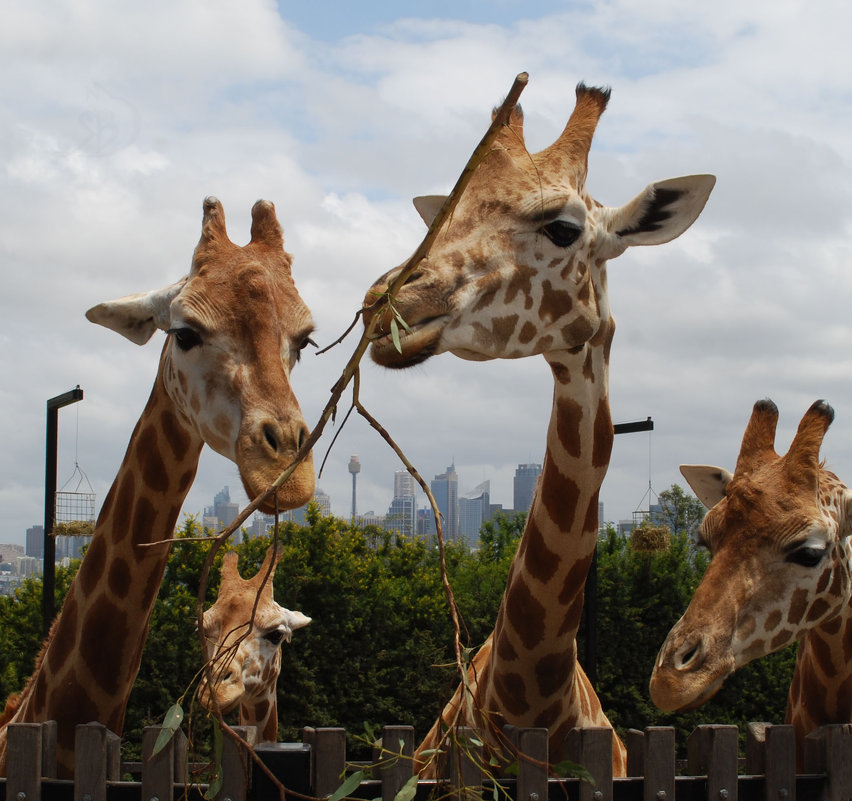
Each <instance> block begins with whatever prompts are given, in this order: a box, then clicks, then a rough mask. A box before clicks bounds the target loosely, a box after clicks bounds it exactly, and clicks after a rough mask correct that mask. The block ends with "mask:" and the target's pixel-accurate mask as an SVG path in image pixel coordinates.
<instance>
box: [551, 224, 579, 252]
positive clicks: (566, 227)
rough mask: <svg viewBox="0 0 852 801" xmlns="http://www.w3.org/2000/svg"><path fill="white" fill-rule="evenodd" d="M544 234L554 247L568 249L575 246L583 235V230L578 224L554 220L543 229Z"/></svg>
mask: <svg viewBox="0 0 852 801" xmlns="http://www.w3.org/2000/svg"><path fill="white" fill-rule="evenodd" d="M541 233H543V234H544V235H545V236H546V237H547V238H548V239H549V240H550V241H551V242H553V244H554V245H556V246H557V247H560V248H567V247H570V246H571V245H573V244H574V243H575V242H576V241H577V240H578V239H579V238H580V234H582V233H583V229H582V228H581V227H580V226H579V225H577V224H576V223H572V222H568V221H567V220H554V221H553V222H552V223H548V224H547V225H545V226H544V227H542V228H541Z"/></svg>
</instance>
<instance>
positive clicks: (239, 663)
mask: <svg viewBox="0 0 852 801" xmlns="http://www.w3.org/2000/svg"><path fill="white" fill-rule="evenodd" d="M281 554H282V550H281V548H280V547H278V548H276V547H275V544H273V545H270V546H269V548H268V549H267V551H266V556H265V557H264V560H263V564H262V565H261V566H260V569H259V570H258V571H257V573H256V574H255V575H254V576H252V577H251V578H250V579H244V578H242V576H240V573H239V570H238V569H237V559H238V557H237V554H236V552H235V551H229V552H228V553H226V554H225V556H224V558H223V562H222V583H221V584H220V587H219V594H218V596H217V598H216V602H215V603H214V604H213V606H211V607H210V608H209V609H207V610H206V611H205V612H204V620H203V627H204V638H205V640H206V641H207V651H208V654H207V658H208V659H209V660H210V662H211V665H210V667H211V676H212V679H213V683H212V684H210V683H209V682H208V679H207V676H206V675H205V676H203V677H202V679H201V682H200V684H199V688H198V699H199V701H200V702H201V704H202V705H203V706H204V707H206V708H207V709H211V708H212V706H213V699H215V702H216V703H217V704H218V706H219V708H220V709H221V711H222V712H223V713H228V712H230V711H231V710H233V709H235V708H237V707H239V715H240V725H241V726H255V727H257V730H258V735H259V736H260V738H261V741H263V742H276V741H277V735H278V701H277V696H276V688H277V683H278V676H279V674H280V673H281V645H282V643H284V642H288V643H289V642H290V640H291V638H292V636H293V632H294V631H296V630H297V629H300V628H303V627H304V626H307V625H308V624H309V623H310V622H311V618H309V617H308V616H307V615H304V614H302V613H301V612H297V611H291V610H289V609H285V608H284V607H283V606H279V605H278V604H277V603H276V602H275V599H274V597H273V589H272V579H273V576H274V573H275V567H276V565H277V564H278V562H279V560H280V559H281Z"/></svg>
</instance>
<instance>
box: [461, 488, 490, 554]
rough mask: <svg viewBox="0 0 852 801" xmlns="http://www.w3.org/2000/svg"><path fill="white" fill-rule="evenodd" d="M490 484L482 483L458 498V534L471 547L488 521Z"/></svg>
mask: <svg viewBox="0 0 852 801" xmlns="http://www.w3.org/2000/svg"><path fill="white" fill-rule="evenodd" d="M490 512H491V482H490V481H483V482H482V483H481V484H480V485H479V486H478V487H476V488H475V489H473V490H472V491H471V492H468V493H467V494H466V495H465V496H464V497H462V498H459V534H460V535H461V536H462V537H463V538H464V541H465V542H466V543H467V544H468V545H469V546H470V547H471V548H473V547H475V546H476V544H477V543H478V542H479V530H480V529H481V528H482V524H483V523H485V522H486V521H487V520H489V519H490Z"/></svg>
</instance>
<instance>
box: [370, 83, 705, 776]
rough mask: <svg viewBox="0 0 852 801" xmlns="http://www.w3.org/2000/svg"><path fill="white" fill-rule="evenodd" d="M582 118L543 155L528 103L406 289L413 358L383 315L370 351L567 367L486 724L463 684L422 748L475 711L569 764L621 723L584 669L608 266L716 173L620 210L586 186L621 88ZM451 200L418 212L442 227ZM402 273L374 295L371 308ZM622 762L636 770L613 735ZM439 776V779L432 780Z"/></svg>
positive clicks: (673, 231)
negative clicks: (587, 742)
mask: <svg viewBox="0 0 852 801" xmlns="http://www.w3.org/2000/svg"><path fill="white" fill-rule="evenodd" d="M576 95H577V99H576V106H575V109H574V112H573V113H572V115H571V118H570V119H569V121H568V124H567V125H566V127H565V129H564V131H563V132H562V134H561V136H560V137H559V139H558V140H557V141H556V142H555V143H554V144H553V145H551V146H550V147H549V148H547V149H546V150H544V151H542V152H541V153H538V154H535V155H531V154H529V153H528V152H527V151H526V149H525V147H524V142H523V128H522V123H523V118H522V114H521V112H520V109H515V111H514V113H513V115H512V118H511V121H510V124H509V125H508V126H507V127H506V128H505V129H504V130H503V131H502V132H501V133H500V135H499V136H498V139H497V140H496V144H495V146H494V148H493V149H492V151H491V152H490V153H489V154H488V156H487V157H486V158H485V159H484V160H483V161H482V162H481V163H480V165H479V166H478V167H477V169H476V172H475V173H474V175H473V178H472V180H471V182H470V184H469V185H468V188H467V190H466V191H465V193H464V194H463V196H462V197H461V198H460V200H459V203H458V206H457V207H456V210H455V212H454V214H453V216H452V220H451V221H450V222H449V224H448V225H447V226H446V228H445V229H444V230H443V231H442V232H441V234H440V235H439V237H438V239H437V241H436V243H435V245H434V247H433V249H432V252H431V253H430V255H429V258H428V259H426V260H424V261H423V262H422V263H421V264H420V265H419V266H418V268H417V271H416V272H415V273H414V274H413V276H412V277H411V278H410V279H409V281H408V282H407V283H406V284H405V286H403V287H402V288H401V289H400V291H399V293H398V295H397V296H396V298H395V299H394V308H395V309H396V311H398V312H399V313H400V314H401V315H402V317H403V319H404V320H405V321H406V324H407V326H408V327H410V329H411V330H410V332H409V331H408V328H406V331H405V332H404V333H403V335H402V339H401V342H400V345H401V349H400V351H398V350H397V349H396V347H395V345H394V342H393V338H392V337H391V336H389V335H387V332H388V330H389V327H390V322H391V317H390V313H389V312H388V311H387V310H386V309H385V308H383V307H379V308H382V309H383V310H382V311H381V315H382V316H381V318H380V319H379V321H378V332H379V333H380V334H384V336H382V337H381V338H379V339H377V340H376V341H374V342H373V344H372V349H371V354H372V357H373V359H374V360H375V361H376V362H377V363H378V364H380V365H384V366H386V367H390V368H404V367H409V366H411V365H414V364H418V363H419V362H422V361H424V360H426V359H428V358H429V357H430V356H433V355H435V354H438V353H443V352H445V351H449V352H451V353H454V354H455V355H457V356H459V357H461V358H464V359H472V360H484V359H496V358H505V359H508V358H520V357H524V356H533V355H536V354H542V355H543V356H544V358H545V359H546V360H547V362H548V364H549V365H550V368H551V370H552V372H553V378H554V392H553V410H552V412H551V417H550V424H549V426H548V430H547V451H546V454H545V457H544V466H543V470H542V474H541V478H540V483H539V487H538V491H537V494H536V497H535V500H534V502H533V505H532V508H531V509H530V512H529V515H528V517H527V523H526V528H525V530H524V533H523V537H522V540H521V543H520V547H519V549H518V553H517V556H516V558H515V561H514V563H513V565H512V569H511V572H510V575H509V579H508V584H507V588H506V592H505V594H504V597H503V602H502V604H501V607H500V611H499V614H498V618H497V623H496V627H495V629H494V632H493V634H492V636H491V637H490V638H489V639H488V641H487V642H486V643H485V645H484V646H483V647H482V648H481V649H480V650H479V652H478V653H477V655H476V657H475V659H474V662H473V665H472V667H471V670H470V685H471V687H472V689H473V695H474V703H473V706H474V708H475V709H476V710H477V711H476V713H475V714H476V719H475V720H470V719H468V714H467V709H468V706H467V704H465V703H463V701H462V700H461V693H462V689H463V688H462V687H461V686H460V687H459V690H458V691H457V692H456V695H455V697H454V698H453V699H452V700H451V701H450V702H449V704H448V705H447V706H446V707H445V709H444V711H443V713H442V715H441V717H440V719H439V720H438V721H437V722H436V723H435V726H434V727H433V728H432V730H431V732H430V733H429V734H428V735H427V737H426V739H425V740H424V742H423V743H421V745H420V748H419V749H418V752H417V753H418V757H420V756H421V755H422V754H423V752H424V751H425V750H427V749H433V748H435V747H436V746H437V744H438V742H439V740H440V736H441V728H442V726H444V725H447V724H450V723H451V722H452V721H453V720H454V719H455V717H456V714H457V713H458V712H459V710H460V709H461V713H460V717H459V722H460V723H462V724H463V725H470V726H474V727H476V728H477V729H479V730H480V732H481V735H482V736H484V737H485V738H486V740H487V741H488V742H490V743H491V744H492V745H496V743H497V738H498V736H499V735H495V734H494V733H493V731H492V729H491V727H492V725H496V724H499V723H502V722H506V723H512V724H514V725H517V726H543V727H547V728H548V729H549V731H550V748H551V754H552V755H553V756H554V760H556V759H557V758H558V755H559V753H560V749H561V747H562V744H563V742H564V740H565V737H566V735H567V733H568V731H569V730H570V729H571V728H573V727H575V726H581V725H594V726H607V727H610V723H609V721H608V720H607V718H606V716H605V715H604V713H603V711H602V710H601V705H600V702H599V700H598V698H597V696H596V695H595V692H594V690H593V689H592V687H591V685H590V684H589V681H588V679H587V678H586V676H585V674H584V672H583V670H582V668H581V667H580V666H579V664H578V662H577V643H576V634H577V629H578V626H579V624H580V617H581V609H582V605H583V587H584V584H585V579H586V574H587V571H588V568H589V563H590V561H591V559H592V554H593V552H594V548H595V541H596V539H597V529H598V519H597V515H598V492H599V489H600V486H601V482H602V481H603V477H604V474H605V472H606V468H607V465H608V463H609V456H610V450H611V447H612V441H613V428H612V421H611V418H610V411H609V397H608V374H607V369H608V362H609V350H610V344H611V341H612V337H613V333H614V330H615V323H614V321H613V319H612V316H611V314H610V308H609V300H608V297H607V284H606V281H607V279H606V261H607V259H610V258H614V257H615V256H618V255H620V254H621V253H623V252H624V250H626V249H627V248H628V247H629V246H631V245H656V244H660V243H663V242H667V241H669V240H671V239H673V238H675V237H676V236H678V235H680V234H681V233H682V232H683V231H685V230H686V229H687V228H688V227H689V226H690V225H691V224H692V222H693V221H694V220H695V219H696V218H697V217H698V215H699V214H700V212H701V210H702V209H703V207H704V204H705V202H706V200H707V197H708V196H709V194H710V191H711V189H712V187H713V184H714V181H715V179H714V178H713V177H712V176H707V175H704V176H692V177H686V178H676V179H672V180H668V181H662V182H659V183H654V184H651V185H650V186H648V187H647V188H646V189H645V190H644V191H643V192H642V193H641V194H639V195H638V196H637V197H636V198H635V199H634V200H632V201H631V202H630V203H628V204H627V205H626V206H622V207H620V208H608V207H605V206H602V205H601V204H600V203H598V202H596V201H595V200H593V199H592V197H591V196H590V195H589V193H588V192H587V190H586V186H585V182H586V171H587V160H588V153H589V149H590V146H591V142H592V137H593V134H594V131H595V127H596V125H597V122H598V119H599V117H600V115H601V113H602V112H603V110H604V108H605V106H606V104H607V101H608V99H609V91H608V90H602V89H594V88H587V87H586V86H584V85H583V84H580V85H579V86H578V87H577V93H576ZM442 202H443V198H420V199H418V200H415V206H416V207H417V208H418V210H419V211H420V213H421V215H422V216H423V217H424V219H425V220H426V222H427V223H428V222H430V221H431V219H432V218H433V217H434V214H435V213H436V211H437V208H438V207H439V206H440V204H441V203H442ZM394 274H395V271H391V272H390V273H388V274H386V275H385V276H383V277H382V278H380V279H379V280H378V281H377V282H376V283H375V285H374V286H373V287H372V289H371V290H370V291H369V292H368V293H367V296H366V298H365V301H364V303H365V306H366V307H367V309H366V314H365V325H369V324H370V323H371V321H372V320H373V318H374V317H375V314H376V312H375V311H373V310H370V308H369V306H370V304H372V303H373V302H374V301H375V300H376V298H377V296H378V295H379V294H381V293H383V292H385V291H386V288H387V285H388V282H389V281H390V280H391V279H392V278H393V276H394ZM613 767H614V770H615V771H616V772H617V773H618V774H619V775H620V774H623V773H624V770H625V753H624V747H623V745H622V744H621V741H620V740H619V739H618V737H615V738H614V748H613ZM431 770H432V768H431V766H427V769H426V772H427V773H428V772H429V771H431Z"/></svg>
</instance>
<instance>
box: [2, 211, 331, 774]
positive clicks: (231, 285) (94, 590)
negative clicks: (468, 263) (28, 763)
mask: <svg viewBox="0 0 852 801" xmlns="http://www.w3.org/2000/svg"><path fill="white" fill-rule="evenodd" d="M290 267H291V256H290V255H289V254H288V253H287V252H286V251H285V250H284V238H283V232H282V230H281V226H280V224H279V223H278V220H277V218H276V215H275V208H274V206H273V205H272V203H269V202H268V201H262V200H261V201H258V202H257V203H255V205H254V207H253V208H252V227H251V241H250V242H249V243H248V244H247V245H245V246H244V247H240V246H237V245H235V244H234V243H232V242H231V241H230V239H228V236H227V231H226V229H225V217H224V212H223V210H222V206H221V204H220V203H219V201H218V200H216V199H215V198H207V199H206V200H205V201H204V211H203V218H202V235H201V239H200V240H199V242H198V245H197V246H196V248H195V251H194V254H193V259H192V266H191V269H190V272H189V275H188V276H187V277H185V278H184V279H182V280H181V281H178V282H177V283H175V284H172V285H170V286H168V287H166V288H165V289H163V290H159V291H155V292H149V293H142V294H138V295H132V296H128V297H126V298H121V299H119V300H117V301H112V302H109V303H102V304H100V305H98V306H95V307H94V308H93V309H91V310H90V311H89V312H88V314H87V316H88V318H89V319H90V320H92V321H93V322H96V323H100V324H102V325H105V326H107V327H108V328H111V329H114V330H116V331H118V332H119V333H121V334H123V335H124V336H126V337H127V338H128V339H130V340H131V341H133V342H136V343H138V344H142V343H144V342H146V341H148V339H149V338H150V337H151V335H152V334H153V333H154V331H156V330H157V329H163V330H165V331H166V332H167V334H168V336H167V337H166V341H165V344H164V345H163V349H162V352H161V355H160V362H159V368H158V371H157V375H156V378H155V380H154V386H153V388H152V390H151V394H150V397H149V399H148V402H147V404H146V406H145V408H144V410H143V411H142V414H141V416H140V418H139V421H138V422H137V424H136V427H135V429H134V431H133V434H132V435H131V438H130V442H129V444H128V446H127V451H126V453H125V456H124V460H123V461H122V463H121V466H120V467H119V470H118V474H117V476H116V478H115V481H114V482H113V485H112V487H111V488H110V490H109V492H108V494H107V496H106V498H105V500H104V503H103V506H102V508H101V510H100V513H99V515H98V519H97V522H96V523H95V530H94V534H93V536H92V540H91V543H90V545H89V548H88V550H87V552H86V555H85V558H84V559H83V561H82V563H81V565H80V568H79V570H78V572H77V574H76V576H75V578H74V581H73V582H72V584H71V587H70V588H69V591H68V595H67V596H66V599H65V602H64V604H63V606H62V609H61V611H60V614H59V616H58V618H57V619H56V621H55V622H54V624H53V626H52V627H51V630H50V633H49V635H48V638H47V640H46V642H45V644H44V646H43V648H42V651H41V653H40V654H39V656H38V657H37V659H36V664H35V668H34V671H33V674H32V676H31V677H30V679H29V681H28V682H27V684H26V686H25V687H24V689H23V691H22V692H21V693H20V695H18V696H16V697H13V698H10V699H9V700H8V701H7V704H6V710H5V712H4V714H3V717H2V720H0V770H2V771H3V772H5V764H6V745H7V739H6V731H7V730H6V726H7V725H8V724H9V723H23V722H40V721H47V720H55V721H57V724H58V743H57V761H58V770H59V774H60V776H71V775H73V773H74V736H75V726H76V725H77V724H79V723H88V722H90V721H93V720H96V721H99V722H100V723H103V724H104V725H106V726H107V727H108V728H109V729H111V730H112V731H114V732H116V733H118V734H120V733H121V731H122V728H123V725H124V715H125V708H126V705H127V700H128V697H129V695H130V691H131V689H132V686H133V683H134V681H135V679H136V674H137V672H138V670H139V664H140V661H141V658H142V648H143V646H144V643H145V638H146V635H147V631H148V622H149V619H150V616H151V611H152V609H153V605H154V601H155V600H156V597H157V592H158V590H159V588H160V583H161V581H162V577H163V572H164V570H165V566H166V560H167V555H168V548H167V547H164V546H161V547H155V548H150V547H145V546H147V545H150V544H152V543H158V542H162V541H163V540H166V539H169V538H171V537H172V536H173V534H174V529H175V524H176V522H177V518H178V515H179V514H180V510H181V506H182V504H183V501H184V498H185V497H186V494H187V492H188V491H189V488H190V486H191V485H192V482H193V480H194V478H195V472H196V469H197V467H198V459H199V456H200V454H201V449H202V447H203V446H204V444H205V443H206V444H208V445H210V446H211V447H212V448H213V449H214V450H216V451H218V452H219V453H221V454H223V455H224V456H226V457H228V458H229V459H231V460H233V461H234V462H235V463H236V465H237V467H238V469H239V472H240V476H241V478H242V481H243V484H244V486H245V488H246V492H247V494H248V495H249V497H250V498H254V497H256V496H257V495H259V494H260V493H261V492H263V491H265V490H267V489H268V488H269V487H270V486H271V485H272V483H273V482H274V480H275V479H276V478H277V477H278V476H279V475H280V474H281V473H282V472H283V471H284V469H285V468H287V467H288V466H289V465H290V464H291V463H292V462H293V461H294V457H295V455H296V453H297V452H298V450H299V449H300V447H301V446H302V444H303V443H304V442H305V441H306V438H307V434H308V429H307V425H306V424H305V420H304V417H303V416H302V412H301V410H300V408H299V404H298V402H297V400H296V396H295V395H294V393H293V389H292V387H291V384H290V371H291V370H292V369H293V367H294V366H295V364H296V362H297V361H298V357H299V352H300V350H301V349H302V348H303V347H304V346H305V345H306V344H307V343H308V342H309V341H310V334H311V331H312V330H313V323H312V320H311V314H310V311H309V310H308V308H307V306H306V305H305V303H304V302H303V301H302V299H301V297H300V296H299V293H298V292H297V290H296V286H295V284H294V283H293V278H292V275H291V269H290ZM314 480H315V479H314V472H313V463H312V460H311V457H310V455H308V457H307V458H306V459H305V460H304V461H302V462H301V463H300V464H299V465H298V466H297V467H296V469H295V471H294V472H293V474H292V475H291V477H290V478H289V479H288V480H287V481H286V482H284V483H283V484H282V485H281V487H280V488H279V489H278V490H277V491H276V492H275V493H273V494H272V496H271V497H270V499H269V500H268V502H267V503H266V508H267V509H274V508H276V507H277V508H281V509H288V508H294V507H297V506H300V505H302V504H303V503H306V502H307V501H308V500H309V499H310V497H311V494H312V493H313V490H314Z"/></svg>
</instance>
